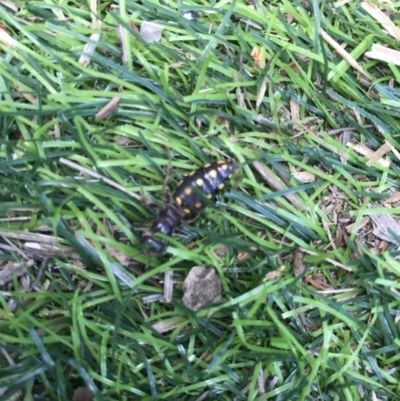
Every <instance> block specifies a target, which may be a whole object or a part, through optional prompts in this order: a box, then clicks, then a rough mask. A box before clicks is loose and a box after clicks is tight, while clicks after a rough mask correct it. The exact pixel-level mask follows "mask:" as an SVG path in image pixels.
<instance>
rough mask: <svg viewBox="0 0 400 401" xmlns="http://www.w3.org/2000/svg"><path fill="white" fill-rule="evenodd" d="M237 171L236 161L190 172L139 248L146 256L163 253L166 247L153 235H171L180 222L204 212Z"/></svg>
mask: <svg viewBox="0 0 400 401" xmlns="http://www.w3.org/2000/svg"><path fill="white" fill-rule="evenodd" d="M236 168H237V163H236V161H235V160H233V159H231V160H218V161H216V162H214V163H210V164H206V165H205V166H203V167H201V168H199V169H198V170H195V171H193V172H192V173H191V174H189V175H188V176H187V177H185V178H184V179H183V181H181V182H180V183H179V184H178V186H177V188H176V189H175V191H174V193H173V195H172V200H171V202H170V203H169V204H168V205H167V207H166V208H165V210H164V211H163V212H162V213H161V214H160V216H159V218H158V219H157V220H156V221H155V222H154V223H153V225H152V226H151V227H150V230H149V231H148V232H147V233H146V234H144V235H143V237H142V244H143V245H144V248H145V250H146V252H147V253H149V254H151V255H159V254H161V253H162V252H163V251H164V249H165V243H164V241H162V240H161V239H160V238H156V237H155V234H157V233H161V234H164V235H171V234H172V232H173V231H174V229H175V227H176V226H178V225H179V224H180V223H181V222H182V220H184V219H185V218H188V217H193V216H195V215H196V214H197V213H199V212H200V211H201V210H202V209H204V208H205V207H206V205H207V200H211V199H213V198H214V197H215V195H216V194H217V192H218V191H219V190H221V189H223V188H224V186H225V182H226V181H227V180H229V179H230V178H231V177H232V175H233V173H234V172H235V170H236Z"/></svg>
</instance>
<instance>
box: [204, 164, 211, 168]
mask: <svg viewBox="0 0 400 401" xmlns="http://www.w3.org/2000/svg"><path fill="white" fill-rule="evenodd" d="M210 166H211V163H207V164H205V165H204V166H203V168H209V167H210Z"/></svg>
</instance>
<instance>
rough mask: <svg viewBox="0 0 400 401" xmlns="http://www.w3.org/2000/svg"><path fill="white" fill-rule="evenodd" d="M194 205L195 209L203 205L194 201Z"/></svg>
mask: <svg viewBox="0 0 400 401" xmlns="http://www.w3.org/2000/svg"><path fill="white" fill-rule="evenodd" d="M194 205H195V206H196V208H197V209H200V208H201V207H202V206H203V204H202V203H201V202H196V203H195V204H194Z"/></svg>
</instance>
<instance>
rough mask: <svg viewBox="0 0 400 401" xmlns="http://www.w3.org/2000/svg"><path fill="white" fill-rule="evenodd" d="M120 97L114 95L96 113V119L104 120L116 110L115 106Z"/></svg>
mask: <svg viewBox="0 0 400 401" xmlns="http://www.w3.org/2000/svg"><path fill="white" fill-rule="evenodd" d="M120 100H121V98H120V97H119V96H114V97H113V98H112V99H111V100H110V101H109V102H108V103H107V104H106V105H105V106H104V107H103V108H102V109H101V110H100V111H99V112H98V113H97V114H96V116H95V117H96V120H97V121H100V120H104V119H105V118H107V117H109V116H110V115H111V114H113V113H114V112H115V111H116V110H117V106H118V103H119V101H120Z"/></svg>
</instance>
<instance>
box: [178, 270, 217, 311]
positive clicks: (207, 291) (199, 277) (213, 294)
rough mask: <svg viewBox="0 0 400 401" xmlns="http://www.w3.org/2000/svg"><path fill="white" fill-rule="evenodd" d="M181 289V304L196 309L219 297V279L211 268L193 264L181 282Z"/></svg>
mask: <svg viewBox="0 0 400 401" xmlns="http://www.w3.org/2000/svg"><path fill="white" fill-rule="evenodd" d="M183 291H184V295H183V298H182V302H183V304H184V305H186V306H187V307H188V308H189V309H192V310H194V311H197V310H199V309H200V308H202V307H203V306H204V305H207V304H210V303H215V302H218V301H219V300H220V299H221V281H220V279H219V276H218V274H217V273H216V271H215V270H214V269H213V268H209V269H207V268H205V267H202V266H194V267H192V269H190V272H189V274H188V275H187V277H186V279H185V281H184V282H183Z"/></svg>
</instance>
